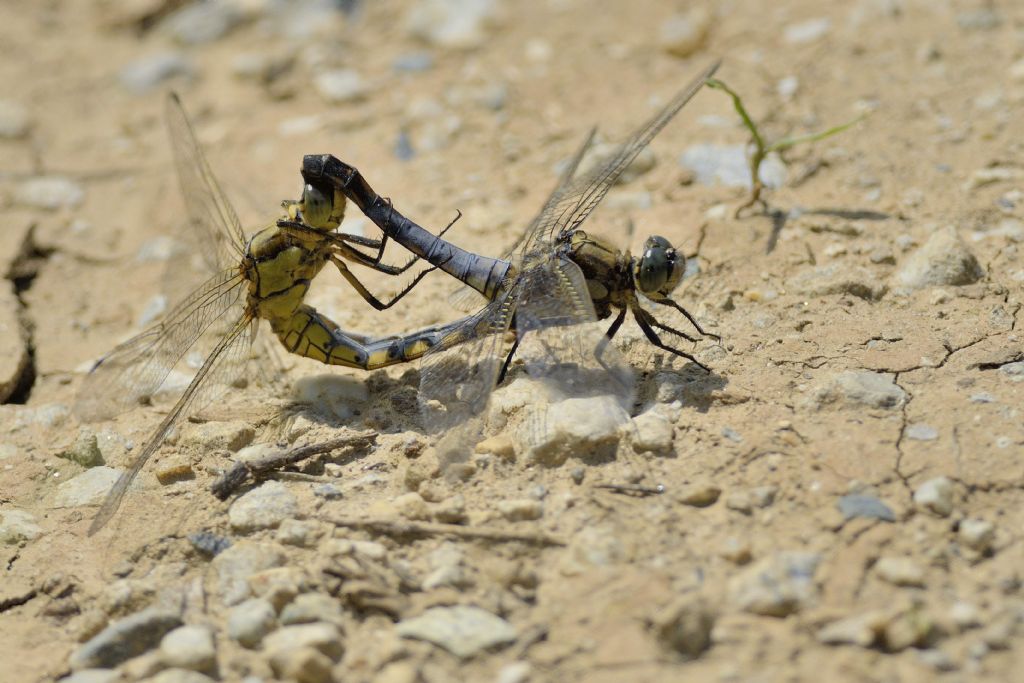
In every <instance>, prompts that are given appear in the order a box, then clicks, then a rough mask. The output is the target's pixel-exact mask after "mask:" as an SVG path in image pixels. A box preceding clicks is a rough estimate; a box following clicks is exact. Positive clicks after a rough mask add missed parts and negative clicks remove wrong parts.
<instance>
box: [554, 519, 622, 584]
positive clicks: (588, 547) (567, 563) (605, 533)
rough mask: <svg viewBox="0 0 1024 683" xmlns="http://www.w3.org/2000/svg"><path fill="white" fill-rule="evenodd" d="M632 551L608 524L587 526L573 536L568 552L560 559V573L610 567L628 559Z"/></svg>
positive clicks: (575, 573)
mask: <svg viewBox="0 0 1024 683" xmlns="http://www.w3.org/2000/svg"><path fill="white" fill-rule="evenodd" d="M631 555H632V553H631V552H630V549H629V547H628V546H627V545H626V543H625V542H623V539H622V538H620V536H619V535H618V534H616V533H615V530H614V529H612V528H611V527H608V526H588V527H586V528H585V529H583V531H580V532H579V533H577V534H576V535H575V536H573V539H572V541H571V542H570V543H569V552H568V553H566V554H565V555H564V556H563V559H562V573H563V574H566V575H569V576H572V575H577V574H582V573H584V572H587V571H590V570H592V569H593V568H594V567H611V566H614V565H617V564H622V563H623V562H626V561H628V560H629V559H630V557H631Z"/></svg>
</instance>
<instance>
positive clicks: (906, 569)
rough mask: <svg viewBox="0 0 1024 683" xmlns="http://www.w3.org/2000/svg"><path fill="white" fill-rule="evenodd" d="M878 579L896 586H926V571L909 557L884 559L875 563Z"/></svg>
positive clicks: (888, 557)
mask: <svg viewBox="0 0 1024 683" xmlns="http://www.w3.org/2000/svg"><path fill="white" fill-rule="evenodd" d="M875 572H876V573H877V574H878V578H880V579H882V580H883V581H885V582H886V583H891V584H893V585H894V586H912V587H915V588H920V587H922V586H924V569H923V568H922V567H921V565H919V564H918V563H917V562H914V561H913V560H912V559H910V558H909V557H892V556H887V557H882V558H879V560H878V562H876V563H875Z"/></svg>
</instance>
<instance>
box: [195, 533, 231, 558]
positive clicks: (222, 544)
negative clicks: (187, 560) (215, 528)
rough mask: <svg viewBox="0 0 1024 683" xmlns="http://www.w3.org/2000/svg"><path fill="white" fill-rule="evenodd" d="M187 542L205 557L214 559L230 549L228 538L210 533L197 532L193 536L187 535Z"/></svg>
mask: <svg viewBox="0 0 1024 683" xmlns="http://www.w3.org/2000/svg"><path fill="white" fill-rule="evenodd" d="M188 542H189V543H191V544H192V547H193V548H195V549H196V550H198V551H199V552H200V553H202V554H203V555H206V556H207V557H216V556H217V555H220V554H221V553H222V552H224V551H225V550H227V549H228V548H230V547H231V539H230V538H227V537H225V536H218V535H217V534H215V533H213V532H210V531H197V532H195V533H194V534H189V536H188Z"/></svg>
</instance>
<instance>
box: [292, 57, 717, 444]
mask: <svg viewBox="0 0 1024 683" xmlns="http://www.w3.org/2000/svg"><path fill="white" fill-rule="evenodd" d="M717 68H718V63H715V64H712V65H710V66H709V67H708V68H706V69H704V70H703V71H702V72H701V73H700V74H699V75H698V76H697V77H696V78H694V79H693V80H692V81H691V82H690V83H689V84H688V85H686V86H685V87H684V88H683V89H682V90H681V91H680V92H679V93H678V94H676V95H675V96H674V97H673V98H672V99H671V100H670V101H669V102H668V103H667V104H666V105H665V106H664V107H663V108H662V109H661V110H660V111H658V112H657V113H656V114H654V115H653V116H652V117H651V118H650V119H649V120H647V121H645V122H644V123H643V124H642V125H641V126H640V127H639V128H637V129H636V130H635V131H633V133H632V134H630V135H629V136H628V137H627V138H626V139H625V141H624V142H622V143H621V144H619V145H616V146H615V147H614V148H613V149H612V151H610V152H609V153H608V154H607V155H605V156H604V157H602V158H601V160H600V161H599V162H598V163H596V164H595V165H593V166H591V167H590V170H587V171H584V172H582V173H579V174H577V170H578V169H579V167H580V162H581V160H582V159H583V157H584V155H585V153H586V151H587V150H588V149H589V148H590V146H591V143H592V141H593V139H594V135H595V131H591V133H590V135H589V136H588V137H587V139H586V140H585V141H584V143H583V145H582V146H581V147H580V148H579V149H578V151H577V152H576V153H575V155H574V156H573V158H572V159H571V161H570V163H569V166H568V168H567V169H566V170H565V171H564V172H563V173H562V175H561V177H560V179H559V182H558V183H557V185H556V187H555V189H554V191H553V192H552V193H551V195H550V196H549V197H548V199H547V201H546V202H545V203H544V205H543V207H542V209H541V210H540V212H539V213H538V214H537V215H536V217H535V218H534V219H533V220H532V221H531V223H530V224H529V225H528V227H527V228H526V230H525V231H524V232H523V233H522V235H521V236H520V238H519V239H518V240H517V241H516V242H515V244H513V246H512V247H511V248H510V249H509V250H508V252H507V253H506V254H505V255H503V256H502V257H501V258H491V257H485V256H480V255H477V254H473V253H471V252H468V251H466V250H464V249H462V248H460V247H458V246H457V245H454V244H452V243H450V242H448V241H447V240H444V239H442V238H440V237H438V236H436V235H434V234H432V233H431V232H429V231H428V230H426V229H424V228H422V227H420V226H419V225H417V224H416V223H415V222H413V221H412V220H410V219H408V218H407V217H405V216H403V215H402V214H401V213H400V212H399V211H398V210H396V209H395V208H394V206H393V205H392V203H391V201H390V200H385V199H384V198H382V197H381V196H380V195H379V194H377V192H375V191H374V190H373V188H372V187H371V186H370V184H369V183H368V182H367V181H366V179H365V178H364V177H363V175H362V174H361V173H360V172H359V171H358V170H357V169H356V168H354V167H352V166H350V165H348V164H346V163H344V162H343V161H341V160H339V159H337V158H336V157H334V156H332V155H329V154H320V155H307V156H306V157H304V159H303V167H302V176H303V180H304V182H305V184H306V186H312V187H315V188H318V189H319V191H320V193H321V194H324V195H325V196H327V195H328V194H329V193H330V192H331V191H332V190H333V191H335V192H339V191H340V192H341V193H343V194H344V195H345V196H346V198H347V199H348V200H350V201H352V202H353V203H355V204H356V206H358V207H359V209H360V210H361V211H362V212H363V213H364V214H365V215H366V216H367V217H368V218H369V219H370V220H371V221H373V222H374V223H375V224H376V225H377V226H378V227H379V228H380V229H381V231H382V232H383V233H384V234H385V235H386V236H388V237H390V238H391V239H393V240H394V241H396V242H398V243H399V244H401V245H402V246H403V247H405V248H406V249H408V250H409V251H411V252H412V253H414V254H416V255H417V256H419V257H421V258H423V259H424V260H426V261H427V262H429V263H431V264H433V265H435V266H437V267H438V268H440V269H441V270H444V271H445V272H447V273H448V274H450V275H452V276H454V277H455V278H457V279H459V280H461V281H462V282H463V283H465V285H466V286H467V287H468V288H470V289H471V290H474V291H475V292H477V293H479V294H482V295H483V296H484V298H485V299H486V300H487V301H489V303H487V304H486V305H485V306H484V307H483V308H482V309H480V310H479V311H478V312H477V313H475V314H473V315H470V316H468V317H466V318H465V319H463V320H461V321H457V322H456V323H453V324H452V327H451V329H450V330H448V332H447V334H446V336H445V337H444V338H443V339H442V340H441V341H440V343H438V344H436V345H435V346H434V347H433V348H432V349H431V350H430V351H429V353H427V354H426V355H425V357H424V359H423V367H422V370H421V382H420V403H421V406H422V407H423V412H424V417H425V421H426V426H427V427H428V428H431V429H434V430H438V431H442V430H448V429H451V428H452V427H453V426H455V425H456V424H458V423H460V422H465V421H468V420H473V419H474V418H475V417H476V416H479V415H481V414H482V412H483V411H484V409H485V408H486V406H487V403H488V400H489V397H490V394H491V392H492V390H493V388H494V386H495V385H496V384H498V383H500V382H501V381H502V379H503V378H504V376H505V373H506V372H507V371H508V368H509V364H510V362H511V360H512V357H513V355H514V354H516V353H517V350H519V351H520V352H522V350H523V349H522V347H521V343H522V342H524V340H527V339H533V340H534V343H533V347H534V350H533V351H532V352H531V355H530V356H528V357H527V358H526V360H525V365H526V369H527V371H528V373H529V374H531V375H532V376H534V377H540V378H547V379H551V380H554V381H553V382H549V384H554V385H558V386H559V388H560V389H561V390H562V393H561V395H562V396H563V397H565V396H597V395H602V396H609V397H612V398H613V399H614V400H615V401H616V402H617V404H618V405H619V406H621V407H623V408H624V409H627V408H628V407H631V404H632V395H633V394H632V391H633V384H634V382H633V374H632V369H631V367H630V366H629V364H628V363H627V362H626V361H625V360H624V359H623V358H622V357H621V355H620V354H619V353H618V352H617V351H616V350H615V348H614V347H613V346H612V345H610V343H609V342H610V340H611V339H612V338H613V337H614V336H615V334H616V333H617V332H618V330H619V329H620V328H621V326H622V324H623V322H624V321H625V318H626V316H627V314H632V316H633V318H634V320H635V321H636V323H637V324H638V325H639V327H640V329H641V330H642V331H643V333H644V335H645V336H646V338H647V339H648V340H649V341H650V342H651V343H652V344H653V345H654V346H656V347H657V348H659V349H662V350H664V351H667V352H669V353H671V354H673V355H675V356H679V357H682V358H685V359H687V360H689V361H691V362H693V363H694V364H696V365H697V366H699V367H700V368H701V369H703V370H704V371H706V372H710V369H709V368H707V367H706V366H704V365H703V364H702V363H700V361H698V360H697V359H696V358H695V357H694V356H693V355H691V354H690V353H687V352H686V351H683V350H681V349H678V348H676V347H674V346H672V345H671V344H669V343H666V342H665V341H664V340H663V339H662V337H661V334H659V333H668V334H670V335H673V336H675V337H678V338H681V339H685V340H687V341H689V342H697V341H698V339H697V337H694V336H692V335H691V334H688V333H686V332H684V331H682V330H679V329H676V328H674V327H672V326H670V325H668V324H666V323H663V322H661V321H660V320H658V318H657V317H656V316H655V315H654V314H653V313H652V312H651V311H650V310H648V309H647V308H646V307H645V306H644V303H646V302H651V303H653V304H655V305H658V306H664V307H668V308H672V309H674V310H675V311H677V312H679V313H681V314H682V315H683V316H684V317H685V318H686V319H687V320H688V321H689V322H690V324H692V326H693V328H694V329H695V330H696V331H697V333H698V334H699V335H700V336H702V337H713V338H718V337H717V335H714V334H710V333H708V332H706V331H705V330H704V329H703V328H702V327H701V326H700V324H699V323H698V321H697V320H696V319H695V318H694V316H692V315H691V314H690V313H689V312H688V311H687V310H686V309H685V308H684V307H683V306H681V305H680V304H679V303H678V302H676V301H674V300H673V299H672V293H673V291H674V290H675V289H676V287H677V286H678V285H679V283H680V281H681V280H682V279H683V275H684V272H685V266H686V258H685V256H684V255H683V254H682V253H681V252H679V251H678V250H676V249H675V248H674V247H673V246H672V244H671V243H670V242H669V240H667V239H665V238H664V237H660V236H651V237H649V238H648V239H647V240H646V242H645V243H644V248H643V252H642V253H641V254H640V256H638V257H634V256H632V255H631V254H630V253H629V252H628V251H620V250H618V249H616V248H615V247H614V246H612V245H610V244H609V243H607V242H605V241H604V240H602V239H600V238H598V237H596V236H594V235H591V234H589V233H587V232H586V231H584V230H583V229H582V228H581V225H582V224H583V222H584V221H585V220H586V219H587V217H588V216H589V215H590V214H591V212H593V210H594V209H595V208H596V207H597V206H598V205H599V204H600V202H601V200H602V199H603V198H604V197H605V195H606V194H607V192H608V190H609V189H610V188H611V186H612V185H613V184H614V183H615V181H616V180H617V179H618V178H619V176H620V175H621V174H622V172H623V171H624V170H625V169H626V168H627V167H628V166H629V164H630V163H631V162H632V161H633V160H634V159H635V158H636V156H637V155H638V154H639V153H640V152H641V151H642V150H643V149H644V148H645V147H646V146H647V145H648V144H649V143H650V141H651V140H652V139H653V138H654V137H655V136H656V135H657V134H658V133H659V132H660V131H661V130H662V128H664V126H665V125H666V124H668V122H669V121H670V120H671V119H672V118H673V117H674V116H675V115H676V114H677V113H678V112H679V110H680V109H682V107H683V106H684V105H685V104H686V103H687V102H689V101H690V99H691V98H693V96H694V95H696V94H697V92H698V91H699V90H700V88H701V86H703V85H704V83H705V82H706V81H707V79H709V78H710V77H711V76H712V75H713V74H714V72H715V70H716V69H717ZM286 223H287V221H282V223H281V224H282V225H284V224H286ZM613 316H614V317H613ZM610 317H611V318H612V322H611V325H610V326H609V327H608V328H607V329H604V330H601V329H600V328H595V323H597V321H599V320H605V319H607V318H610ZM508 330H513V331H514V332H515V340H514V342H513V344H512V348H511V350H510V351H509V352H508V353H507V355H506V356H505V359H504V361H503V362H502V361H501V351H502V349H503V345H502V339H503V337H504V335H505V333H506V331H508ZM453 347H457V349H458V350H457V352H450V353H444V352H447V351H450V350H451V349H452V348H453ZM567 368H568V369H569V370H570V371H569V372H565V371H564V370H566V369H567ZM627 415H628V413H627Z"/></svg>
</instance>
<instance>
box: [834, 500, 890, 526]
mask: <svg viewBox="0 0 1024 683" xmlns="http://www.w3.org/2000/svg"><path fill="white" fill-rule="evenodd" d="M836 506H837V507H838V508H839V511H840V512H841V513H843V519H844V520H850V519H854V518H856V517H863V518H864V519H880V520H882V521H885V522H895V521H896V514H895V513H894V512H893V511H892V508H890V507H889V506H888V505H886V504H885V503H884V502H882V501H881V500H879V499H878V498H876V497H874V496H868V495H863V494H850V495H846V496H843V497H842V498H840V499H839V502H838V503H837V504H836Z"/></svg>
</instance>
